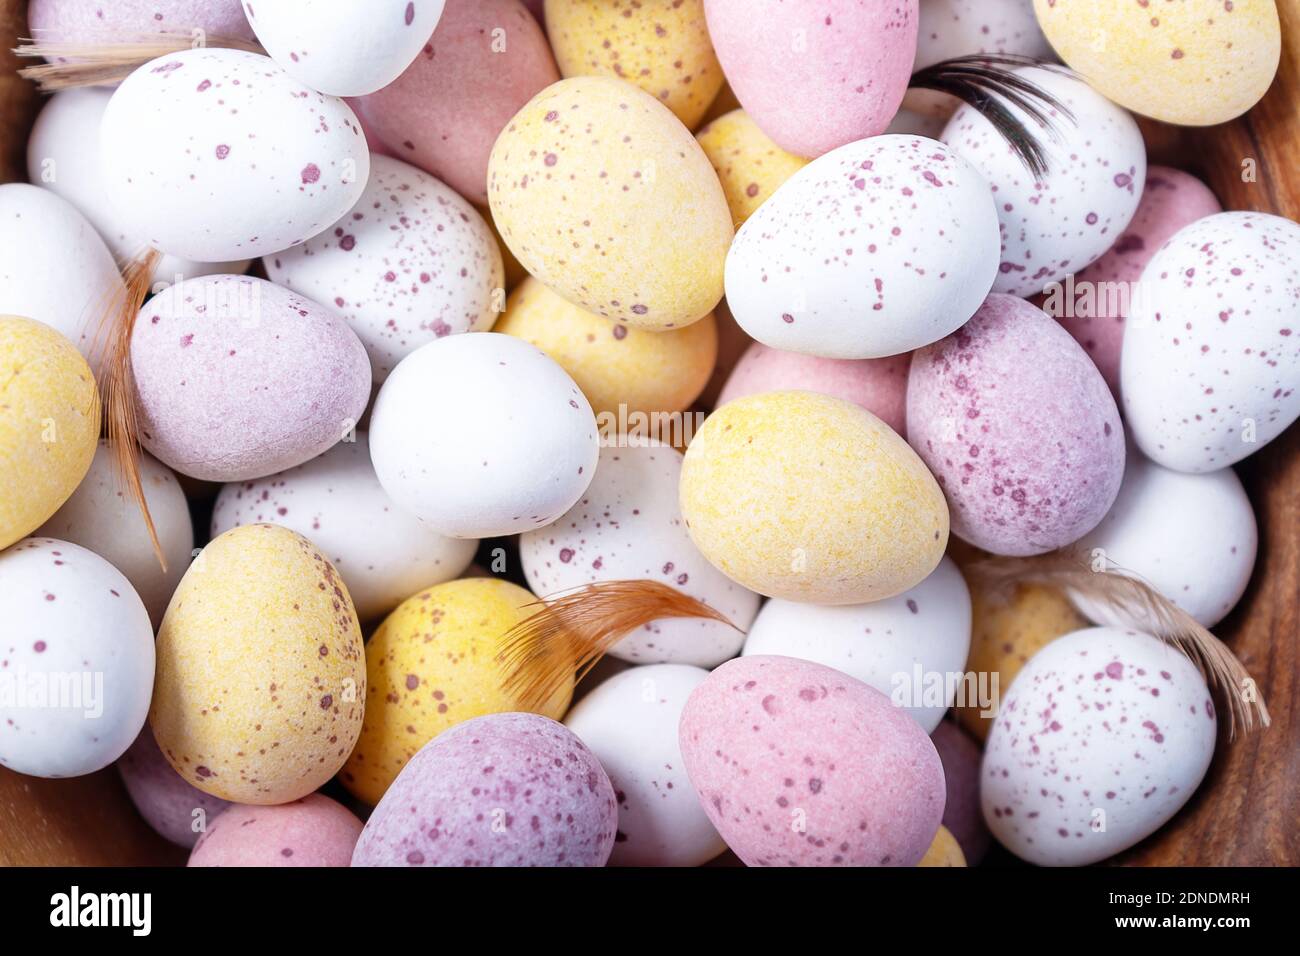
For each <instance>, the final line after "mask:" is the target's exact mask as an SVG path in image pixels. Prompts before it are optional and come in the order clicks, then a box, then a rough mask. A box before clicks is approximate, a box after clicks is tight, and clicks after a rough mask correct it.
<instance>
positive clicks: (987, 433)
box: [907, 295, 1124, 555]
mask: <svg viewBox="0 0 1300 956" xmlns="http://www.w3.org/2000/svg"><path fill="white" fill-rule="evenodd" d="M907 427H908V440H909V441H910V442H911V443H912V447H913V448H915V449H916V452H917V454H919V455H920V456H921V458H922V460H923V461H924V462H925V463H926V465H927V466H929V468H930V471H932V472H933V473H934V476H935V478H937V479H938V481H939V485H940V486H941V487H942V488H943V491H944V495H945V497H946V498H947V499H948V507H949V510H950V512H951V515H952V530H953V532H954V533H955V534H956V535H958V536H959V537H961V538H962V539H964V540H965V541H967V542H969V543H970V544H973V545H975V546H976V547H979V548H983V549H984V550H985V551H991V552H992V553H994V554H1004V555H1031V554H1043V553H1044V552H1047V551H1052V550H1055V549H1056V548H1060V547H1063V546H1065V545H1067V544H1070V543H1071V542H1074V541H1077V540H1078V539H1079V538H1081V537H1083V536H1084V535H1085V534H1087V533H1088V532H1089V531H1091V530H1092V529H1093V528H1095V527H1096V526H1097V523H1098V522H1100V521H1101V519H1102V518H1103V517H1105V515H1106V512H1107V511H1108V510H1109V509H1110V506H1111V505H1112V504H1113V503H1114V501H1115V496H1116V495H1117V494H1119V486H1120V482H1121V481H1122V479H1123V476H1124V432H1123V428H1122V426H1121V425H1120V420H1119V410H1118V409H1117V408H1116V407H1115V399H1114V398H1112V397H1111V394H1110V389H1108V388H1107V387H1106V382H1105V381H1104V380H1103V379H1102V377H1101V373H1100V372H1098V371H1097V367H1096V366H1095V365H1093V364H1092V361H1091V360H1090V359H1089V358H1088V356H1087V354H1085V353H1084V351H1083V349H1082V347H1080V346H1079V344H1078V343H1077V342H1075V341H1074V339H1072V338H1070V335H1069V333H1068V332H1066V331H1065V330H1064V329H1063V328H1061V327H1060V325H1058V324H1057V323H1056V322H1053V321H1052V320H1051V319H1050V318H1049V317H1048V316H1047V315H1046V314H1045V313H1044V312H1043V311H1042V310H1041V309H1038V308H1036V307H1035V306H1033V305H1031V304H1030V303H1028V302H1026V301H1024V300H1023V299H1018V298H1015V297H1013V296H1008V295H991V296H989V297H988V300H987V301H986V302H985V303H984V305H983V306H981V307H980V310H979V311H978V312H976V313H975V317H974V318H972V319H971V320H970V321H969V322H967V323H966V325H964V326H963V327H962V328H961V329H959V330H958V331H957V332H955V333H954V334H953V335H950V336H948V338H946V339H944V340H943V341H942V342H936V343H935V344H934V345H932V346H929V347H927V348H924V349H921V350H920V351H918V352H917V353H916V354H915V355H914V356H913V357H912V371H911V375H910V376H909V378H908V386H907Z"/></svg>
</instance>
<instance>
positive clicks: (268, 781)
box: [149, 524, 366, 804]
mask: <svg viewBox="0 0 1300 956" xmlns="http://www.w3.org/2000/svg"><path fill="white" fill-rule="evenodd" d="M365 699H366V671H365V651H364V649H363V647H362V643H361V629H360V627H359V626H358V624H357V614H356V611H354V610H353V608H352V599H351V598H349V597H348V592H347V590H346V589H345V588H344V587H343V583H342V581H340V579H339V576H338V572H336V571H335V570H334V567H333V565H331V564H330V563H329V561H328V560H326V558H325V556H324V555H322V554H321V553H320V552H319V551H317V550H316V548H315V547H314V546H313V545H312V543H311V542H310V541H308V540H307V539H306V538H304V537H302V536H301V535H298V534H295V533H294V532H292V531H290V530H289V529H287V528H280V527H276V526H275V525H269V524H258V525H249V526H247V527H243V528H235V529H234V530H232V531H227V532H226V533H225V534H223V535H221V537H219V538H217V539H216V540H214V541H213V542H212V543H211V544H209V545H208V546H207V547H206V548H204V549H203V551H202V552H201V553H200V554H199V556H198V557H197V558H195V559H194V563H193V564H191V565H190V569H189V570H188V571H186V572H185V577H184V578H182V579H181V584H180V587H179V588H177V590H176V594H175V596H174V597H173V598H172V602H171V605H170V606H169V607H168V608H167V615H166V616H165V617H164V618H163V622H162V627H161V628H160V629H159V631H158V676H157V680H156V681H155V684H154V695H153V707H152V709H151V710H150V713H149V723H150V724H151V725H152V726H153V732H154V736H155V738H156V739H157V741H158V746H159V747H160V748H161V749H162V752H163V753H164V754H165V755H166V757H167V760H168V762H170V763H171V765H172V766H173V767H175V768H176V770H177V772H179V773H180V775H181V776H182V777H184V778H185V779H186V780H187V781H189V782H190V783H191V784H193V785H194V786H196V787H198V788H199V789H200V790H203V791H204V792H206V793H210V794H213V795H214V796H218V797H221V798H222V799H223V800H231V801H235V802H239V803H255V804H272V803H285V802H287V801H289V800H296V799H298V798H299V797H302V796H304V795H306V794H308V793H311V792H312V791H313V790H315V789H316V788H317V787H319V786H321V784H323V783H325V781H327V780H329V778H330V777H332V776H334V774H335V772H336V771H337V770H338V769H339V768H340V767H341V766H342V765H343V761H344V760H345V759H347V755H348V754H349V753H350V752H351V750H352V745H353V743H354V742H355V741H356V739H357V735H358V734H359V733H360V731H361V716H362V711H363V709H364V707H365Z"/></svg>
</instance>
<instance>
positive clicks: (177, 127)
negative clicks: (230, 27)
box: [99, 47, 370, 262]
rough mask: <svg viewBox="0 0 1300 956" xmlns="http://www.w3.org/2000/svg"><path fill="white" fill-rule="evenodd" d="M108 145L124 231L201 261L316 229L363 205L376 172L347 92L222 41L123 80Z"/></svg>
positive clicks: (104, 135)
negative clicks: (314, 85)
mask: <svg viewBox="0 0 1300 956" xmlns="http://www.w3.org/2000/svg"><path fill="white" fill-rule="evenodd" d="M99 153H100V159H101V161H102V164H103V166H102V170H103V181H104V188H105V190H106V191H107V193H108V199H109V202H110V203H111V204H112V206H113V209H114V212H115V215H116V217H117V221H118V222H119V223H120V224H121V229H122V231H123V232H125V233H126V234H127V235H129V236H138V237H139V238H140V239H141V240H143V241H145V242H147V243H148V244H149V245H150V246H152V247H153V248H155V249H158V250H160V251H163V252H170V253H172V254H173V255H178V256H184V257H186V258H188V259H196V260H198V261H200V262H216V261H229V260H237V259H246V258H251V257H253V256H261V255H265V254H267V253H269V252H278V251H279V250H281V249H287V248H289V247H290V246H293V245H296V244H298V243H300V242H302V241H304V240H306V239H310V238H311V237H312V236H314V235H316V233H318V232H320V231H321V230H322V229H325V228H326V227H327V226H329V225H330V223H332V222H334V221H335V220H336V219H338V218H339V217H340V216H342V215H343V214H344V213H345V212H347V211H348V210H349V209H350V208H352V205H353V203H355V202H356V201H357V198H358V197H359V196H360V195H361V191H362V190H363V189H364V188H365V184H366V178H367V177H368V176H369V173H370V153H369V152H368V151H367V150H366V138H365V135H364V134H363V133H362V132H361V127H360V126H358V125H357V118H356V116H355V115H353V113H352V110H351V109H350V108H349V107H348V105H347V104H346V103H344V102H343V101H342V100H340V99H337V98H335V97H332V96H324V95H323V94H320V93H317V92H315V91H314V90H310V89H308V88H307V87H305V86H303V85H302V84H301V83H299V82H298V81H297V80H295V79H294V78H293V77H291V76H290V75H289V74H288V73H286V72H284V70H282V69H281V68H280V67H278V66H276V64H275V61H273V60H271V59H270V58H269V57H265V56H259V55H257V54H255V53H245V52H244V51H242V50H230V49H220V48H202V47H200V48H197V49H190V50H182V51H180V52H179V53H169V54H167V55H165V56H161V57H158V58H157V59H155V60H150V61H149V62H148V63H146V64H144V65H143V66H141V67H139V68H138V69H137V70H136V71H135V72H134V73H132V74H131V75H130V76H128V77H127V78H126V79H125V80H123V81H122V85H121V86H119V87H118V88H117V91H116V92H115V93H114V94H113V98H112V99H110V100H109V101H108V107H107V108H106V109H105V110H104V120H103V123H102V124H101V126H100V130H99Z"/></svg>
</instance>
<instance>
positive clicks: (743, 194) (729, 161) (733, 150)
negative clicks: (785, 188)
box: [695, 110, 808, 229]
mask: <svg viewBox="0 0 1300 956" xmlns="http://www.w3.org/2000/svg"><path fill="white" fill-rule="evenodd" d="M695 138H696V140H697V141H698V142H699V144H700V148H701V149H703V150H704V155H705V156H707V157H708V158H709V162H710V163H712V164H713V171H714V172H716V173H717V174H718V181H719V182H721V183H722V191H723V193H725V194H726V197H727V207H728V208H729V209H730V210H731V219H732V222H734V223H735V226H736V228H737V229H739V228H740V227H741V226H743V225H744V224H745V220H746V219H748V218H749V217H750V216H752V215H753V214H754V210H756V209H758V207H759V206H761V205H763V203H765V202H767V200H768V199H769V198H771V196H772V194H773V193H774V192H776V190H777V188H778V187H779V186H780V185H781V184H782V183H784V182H785V181H786V180H787V179H789V178H790V177H791V176H793V175H794V174H795V173H797V172H798V171H799V170H801V169H803V168H804V167H805V166H807V165H808V160H806V159H803V158H802V157H799V156H796V155H794V154H793V153H787V152H786V151H785V150H783V149H782V148H781V147H780V146H778V145H776V143H774V142H772V140H771V139H769V138H768V136H767V134H766V133H764V132H763V131H762V130H761V129H759V126H758V124H757V123H755V122H754V121H753V120H752V119H750V117H749V114H748V113H746V112H745V111H744V110H732V111H731V112H730V113H726V114H724V115H722V116H719V117H718V118H717V119H715V120H714V121H713V122H712V123H710V124H709V125H708V126H706V127H704V129H702V130H700V131H699V133H697V134H696V136H695Z"/></svg>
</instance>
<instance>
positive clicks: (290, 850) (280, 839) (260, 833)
mask: <svg viewBox="0 0 1300 956" xmlns="http://www.w3.org/2000/svg"><path fill="white" fill-rule="evenodd" d="M265 2H266V0H259V2H258V6H261V5H262V4H263V3H265ZM360 835H361V821H360V820H358V819H357V818H356V815H355V814H353V813H352V811H351V810H348V809H347V808H345V807H344V806H342V805H341V804H338V803H336V802H334V801H333V800H331V799H330V798H329V797H326V796H323V795H322V794H319V793H312V794H308V795H307V796H305V797H303V798H302V799H301V800H294V801H293V802H292V803H282V804H279V805H277V806H273V807H256V806H254V807H250V806H243V805H240V804H235V805H234V806H231V807H230V808H228V809H227V810H225V811H224V812H222V813H221V815H220V816H218V817H217V818H216V819H215V820H213V821H212V826H210V827H209V828H208V830H207V832H206V833H204V834H203V836H201V837H200V838H199V842H198V844H197V845H196V846H195V847H194V852H192V853H191V854H190V859H189V862H188V863H186V864H185V865H186V866H349V865H350V864H351V862H352V850H353V848H354V847H355V846H356V844H357V837H359V836H360Z"/></svg>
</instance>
